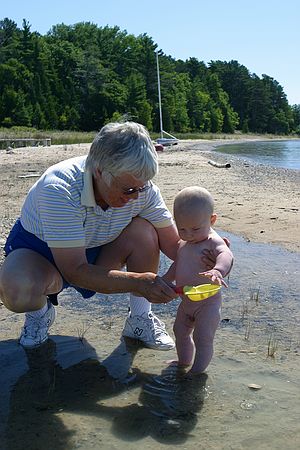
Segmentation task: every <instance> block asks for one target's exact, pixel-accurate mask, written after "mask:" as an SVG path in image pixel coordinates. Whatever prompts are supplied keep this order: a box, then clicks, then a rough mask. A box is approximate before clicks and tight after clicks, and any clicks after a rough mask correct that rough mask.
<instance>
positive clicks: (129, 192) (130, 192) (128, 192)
mask: <svg viewBox="0 0 300 450" xmlns="http://www.w3.org/2000/svg"><path fill="white" fill-rule="evenodd" d="M109 174H110V175H111V176H112V177H113V178H114V180H116V177H115V176H114V175H113V174H112V173H111V172H109ZM116 182H117V184H119V183H118V180H116ZM150 187H151V185H150V183H149V182H147V184H145V185H144V186H142V187H140V188H127V189H124V188H121V189H122V193H123V195H133V194H136V193H137V192H138V193H141V192H145V191H148V189H150Z"/></svg>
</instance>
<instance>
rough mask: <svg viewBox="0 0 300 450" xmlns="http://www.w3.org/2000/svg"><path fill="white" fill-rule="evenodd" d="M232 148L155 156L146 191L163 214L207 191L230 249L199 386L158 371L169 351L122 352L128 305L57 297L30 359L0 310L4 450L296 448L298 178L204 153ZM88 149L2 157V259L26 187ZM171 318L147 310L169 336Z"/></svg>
mask: <svg viewBox="0 0 300 450" xmlns="http://www.w3.org/2000/svg"><path fill="white" fill-rule="evenodd" d="M232 142H233V141H228V140H226V141H225V140H215V141H202V140H201V141H184V142H182V143H180V145H178V146H176V147H173V148H168V149H165V151H163V152H160V153H159V162H160V172H159V174H158V176H157V177H156V183H157V184H158V185H159V187H160V189H161V191H162V194H163V196H164V198H165V200H166V202H167V205H168V206H169V207H170V208H171V206H172V201H173V198H174V195H175V193H176V192H177V191H178V190H179V189H181V188H183V187H184V186H187V185H194V184H200V185H202V186H204V187H206V188H207V189H209V190H210V191H211V193H212V194H213V196H214V198H215V203H216V212H217V214H218V221H217V228H218V229H221V230H222V232H224V235H225V236H226V233H228V235H229V236H230V237H231V241H232V247H233V251H234V253H235V256H236V262H235V266H234V269H233V271H232V275H231V279H230V287H229V289H228V290H226V291H224V302H223V312H222V323H221V325H220V328H219V330H218V332H217V336H216V340H215V355H214V358H213V360H212V363H211V365H210V367H209V370H208V378H207V379H204V378H203V379H202V380H200V382H199V383H198V385H193V384H182V383H178V382H177V380H176V377H174V374H173V373H172V371H170V370H171V369H170V368H169V366H168V362H167V361H168V360H171V359H173V358H175V357H176V353H175V351H170V352H157V351H153V350H149V349H144V348H140V347H139V346H137V345H136V343H134V342H131V343H130V345H129V347H126V348H124V346H122V345H121V346H120V345H119V337H120V334H121V330H122V326H123V324H124V318H125V316H126V311H127V306H128V296H101V295H97V296H95V297H94V298H93V299H91V300H90V301H89V302H84V301H82V300H81V299H80V298H78V297H76V296H75V295H74V291H72V290H67V291H65V292H64V293H63V294H61V296H60V297H61V298H60V305H59V306H58V308H57V311H58V319H57V320H56V322H55V324H54V326H53V327H52V328H51V335H53V336H54V337H53V338H52V339H51V341H49V345H48V346H47V348H46V349H45V350H43V351H42V352H33V353H30V352H26V353H25V352H24V350H23V349H22V348H20V346H18V345H17V338H18V335H19V332H20V328H21V326H22V323H23V316H22V315H15V314H12V313H11V312H9V311H7V310H6V309H5V308H4V306H3V305H2V304H1V303H0V324H1V329H0V364H1V367H2V370H1V373H0V385H1V387H2V389H1V391H0V442H1V445H2V447H3V450H6V449H8V450H9V449H14V450H17V449H23V448H44V449H46V450H47V449H48V450H50V449H51V450H52V449H53V448H56V449H64V450H65V449H73V448H74V449H75V448H82V449H84V450H88V449H96V450H97V449H98V448H99V449H100V448H101V449H102V448H103V449H114V448H116V449H117V448H122V449H123V448H128V449H135V448H140V447H141V446H143V448H145V449H148V448H149V449H150V448H153V446H155V448H158V449H160V448H161V449H163V448H170V449H171V448H174V446H175V445H177V446H179V447H180V448H186V449H199V448H205V449H217V450H218V449H237V450H238V449H239V450H240V449H257V448H259V449H269V448H272V449H281V448H283V447H284V448H286V449H290V450H294V449H296V448H299V446H300V434H299V420H298V419H297V415H299V410H300V404H299V379H298V373H299V355H300V347H299V344H300V336H299V331H298V330H299V323H300V309H299V302H298V301H299V290H300V283H299V256H300V255H299V251H300V248H299V246H300V239H299V238H300V234H299V194H300V192H299V191H300V190H299V184H300V183H299V181H300V178H299V176H300V174H299V171H292V170H285V169H276V168H271V167H267V166H262V165H255V164H249V163H247V162H245V161H243V160H242V159H239V158H236V157H228V156H226V155H224V154H217V153H212V150H213V149H214V148H215V147H216V146H218V145H221V144H223V143H232ZM238 142H241V140H239V141H238ZM88 148H89V146H88V145H85V144H81V145H71V146H51V147H50V148H27V149H15V150H14V151H13V153H11V154H7V153H6V152H5V151H0V167H1V170H0V181H1V186H2V189H1V192H0V197H1V201H0V213H1V214H0V217H1V220H0V245H1V247H3V245H4V242H5V237H6V235H7V233H8V232H9V229H10V227H11V226H12V224H13V222H14V220H15V218H16V217H17V216H18V214H19V211H20V208H21V205H22V202H23V200H24V198H25V195H26V193H27V191H28V189H29V188H30V186H31V185H32V184H33V183H34V181H35V180H36V179H37V178H36V176H37V175H38V174H41V173H42V172H43V171H44V170H45V169H46V168H47V167H48V166H49V165H51V164H54V163H56V162H58V161H60V160H63V159H67V158H69V157H72V156H77V155H81V154H85V153H86V152H87V151H88ZM209 160H214V161H217V162H218V163H230V165H231V167H230V168H227V169H225V168H217V167H214V166H211V165H210V164H208V161H209ZM231 233H233V234H231ZM265 244H266V245H265ZM270 244H272V245H270ZM273 244H275V245H273ZM1 258H3V256H1ZM164 264H167V262H164V261H163V265H164ZM177 304H178V302H177V301H175V302H172V303H171V304H169V305H167V306H165V305H162V306H155V311H156V313H157V314H158V316H159V317H160V318H161V319H162V320H164V321H165V322H166V325H167V329H168V331H169V332H170V333H171V334H172V324H173V321H174V316H175V313H176V307H177ZM82 335H84V338H86V340H85V339H79V338H81V337H82ZM273 351H274V355H273V356H272V355H271V353H272V352H273ZM268 353H269V355H268ZM91 357H92V358H94V359H93V361H92V362H91V360H90V359H88V358H91ZM128 371H129V374H132V373H133V374H134V375H135V378H134V381H131V378H130V376H131V375H129V378H128ZM121 372H122V373H121ZM114 374H115V375H116V376H114ZM252 384H254V385H258V386H259V387H260V389H257V390H255V389H253V388H251V387H248V386H249V385H252ZM25 413H26V414H25ZM298 417H299V416H298ZM1 424H2V425H1ZM1 427H2V428H1ZM199 442H201V445H202V447H199ZM0 447H1V446H0ZM2 447H1V450H2Z"/></svg>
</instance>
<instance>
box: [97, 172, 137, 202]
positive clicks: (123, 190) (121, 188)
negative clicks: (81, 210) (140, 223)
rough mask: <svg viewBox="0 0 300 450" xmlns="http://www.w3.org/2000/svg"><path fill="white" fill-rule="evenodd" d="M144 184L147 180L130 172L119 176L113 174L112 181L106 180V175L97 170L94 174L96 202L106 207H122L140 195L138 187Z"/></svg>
mask: <svg viewBox="0 0 300 450" xmlns="http://www.w3.org/2000/svg"><path fill="white" fill-rule="evenodd" d="M144 186H145V182H143V181H141V180H138V179H137V178H135V177H134V176H133V175H131V174H128V173H124V174H121V175H118V176H113V175H112V176H111V180H110V182H107V181H106V177H103V176H102V173H101V172H100V171H97V172H96V176H94V193H95V199H96V203H97V204H98V205H100V206H101V207H104V208H105V207H108V206H111V207H114V208H121V207H122V206H124V205H126V203H128V202H130V201H132V200H135V199H137V198H138V196H139V191H138V189H140V188H143V187H144ZM128 191H129V192H128ZM130 191H133V192H130Z"/></svg>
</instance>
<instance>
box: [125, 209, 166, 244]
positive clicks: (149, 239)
mask: <svg viewBox="0 0 300 450" xmlns="http://www.w3.org/2000/svg"><path fill="white" fill-rule="evenodd" d="M125 237H126V239H127V240H128V242H132V243H133V244H134V245H135V246H136V247H137V248H140V249H141V248H142V249H147V248H151V250H152V251H153V250H155V249H156V250H157V251H159V243H158V235H157V232H156V229H155V228H154V226H153V225H152V224H151V223H150V222H148V220H145V219H142V218H141V217H135V218H134V219H133V220H132V222H131V223H130V225H128V227H127V228H126V231H125Z"/></svg>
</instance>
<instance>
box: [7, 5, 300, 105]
mask: <svg viewBox="0 0 300 450" xmlns="http://www.w3.org/2000/svg"><path fill="white" fill-rule="evenodd" d="M5 17H8V18H9V19H11V20H14V21H15V22H16V23H17V25H18V26H19V27H20V28H21V27H22V21H23V19H26V20H27V21H28V22H29V23H30V24H31V31H38V32H39V33H41V34H46V33H47V32H48V31H49V30H50V29H51V27H52V26H53V25H57V24H60V23H64V24H66V25H73V24H75V23H78V22H92V23H94V24H97V25H98V26H99V27H104V26H106V25H108V26H111V27H112V26H116V25H117V26H118V27H119V28H120V30H122V31H123V30H126V31H127V33H128V34H133V35H135V36H138V35H140V34H143V33H146V34H147V35H148V36H149V37H151V38H152V39H153V41H154V42H155V43H156V44H157V46H158V48H159V49H161V50H162V51H163V52H164V53H165V54H166V55H170V56H172V57H173V58H175V59H182V60H186V59H188V58H190V57H195V58H197V59H198V60H199V61H204V62H205V63H206V64H208V63H209V62H210V61H216V60H220V61H231V60H236V61H238V62H239V63H240V64H242V65H244V66H246V67H247V69H248V70H249V72H250V73H255V74H256V75H257V76H259V77H261V76H262V74H266V75H269V76H270V77H272V78H274V79H275V80H276V81H278V83H279V84H280V85H281V86H282V87H283V90H284V92H285V94H286V95H287V98H288V101H289V104H291V105H293V104H300V26H299V17H300V1H299V0H251V1H245V0H244V1H243V0H226V1H225V0H211V1H207V0H182V1H179V0H152V1H144V0H106V1H102V0H0V20H2V19H4V18H5Z"/></svg>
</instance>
